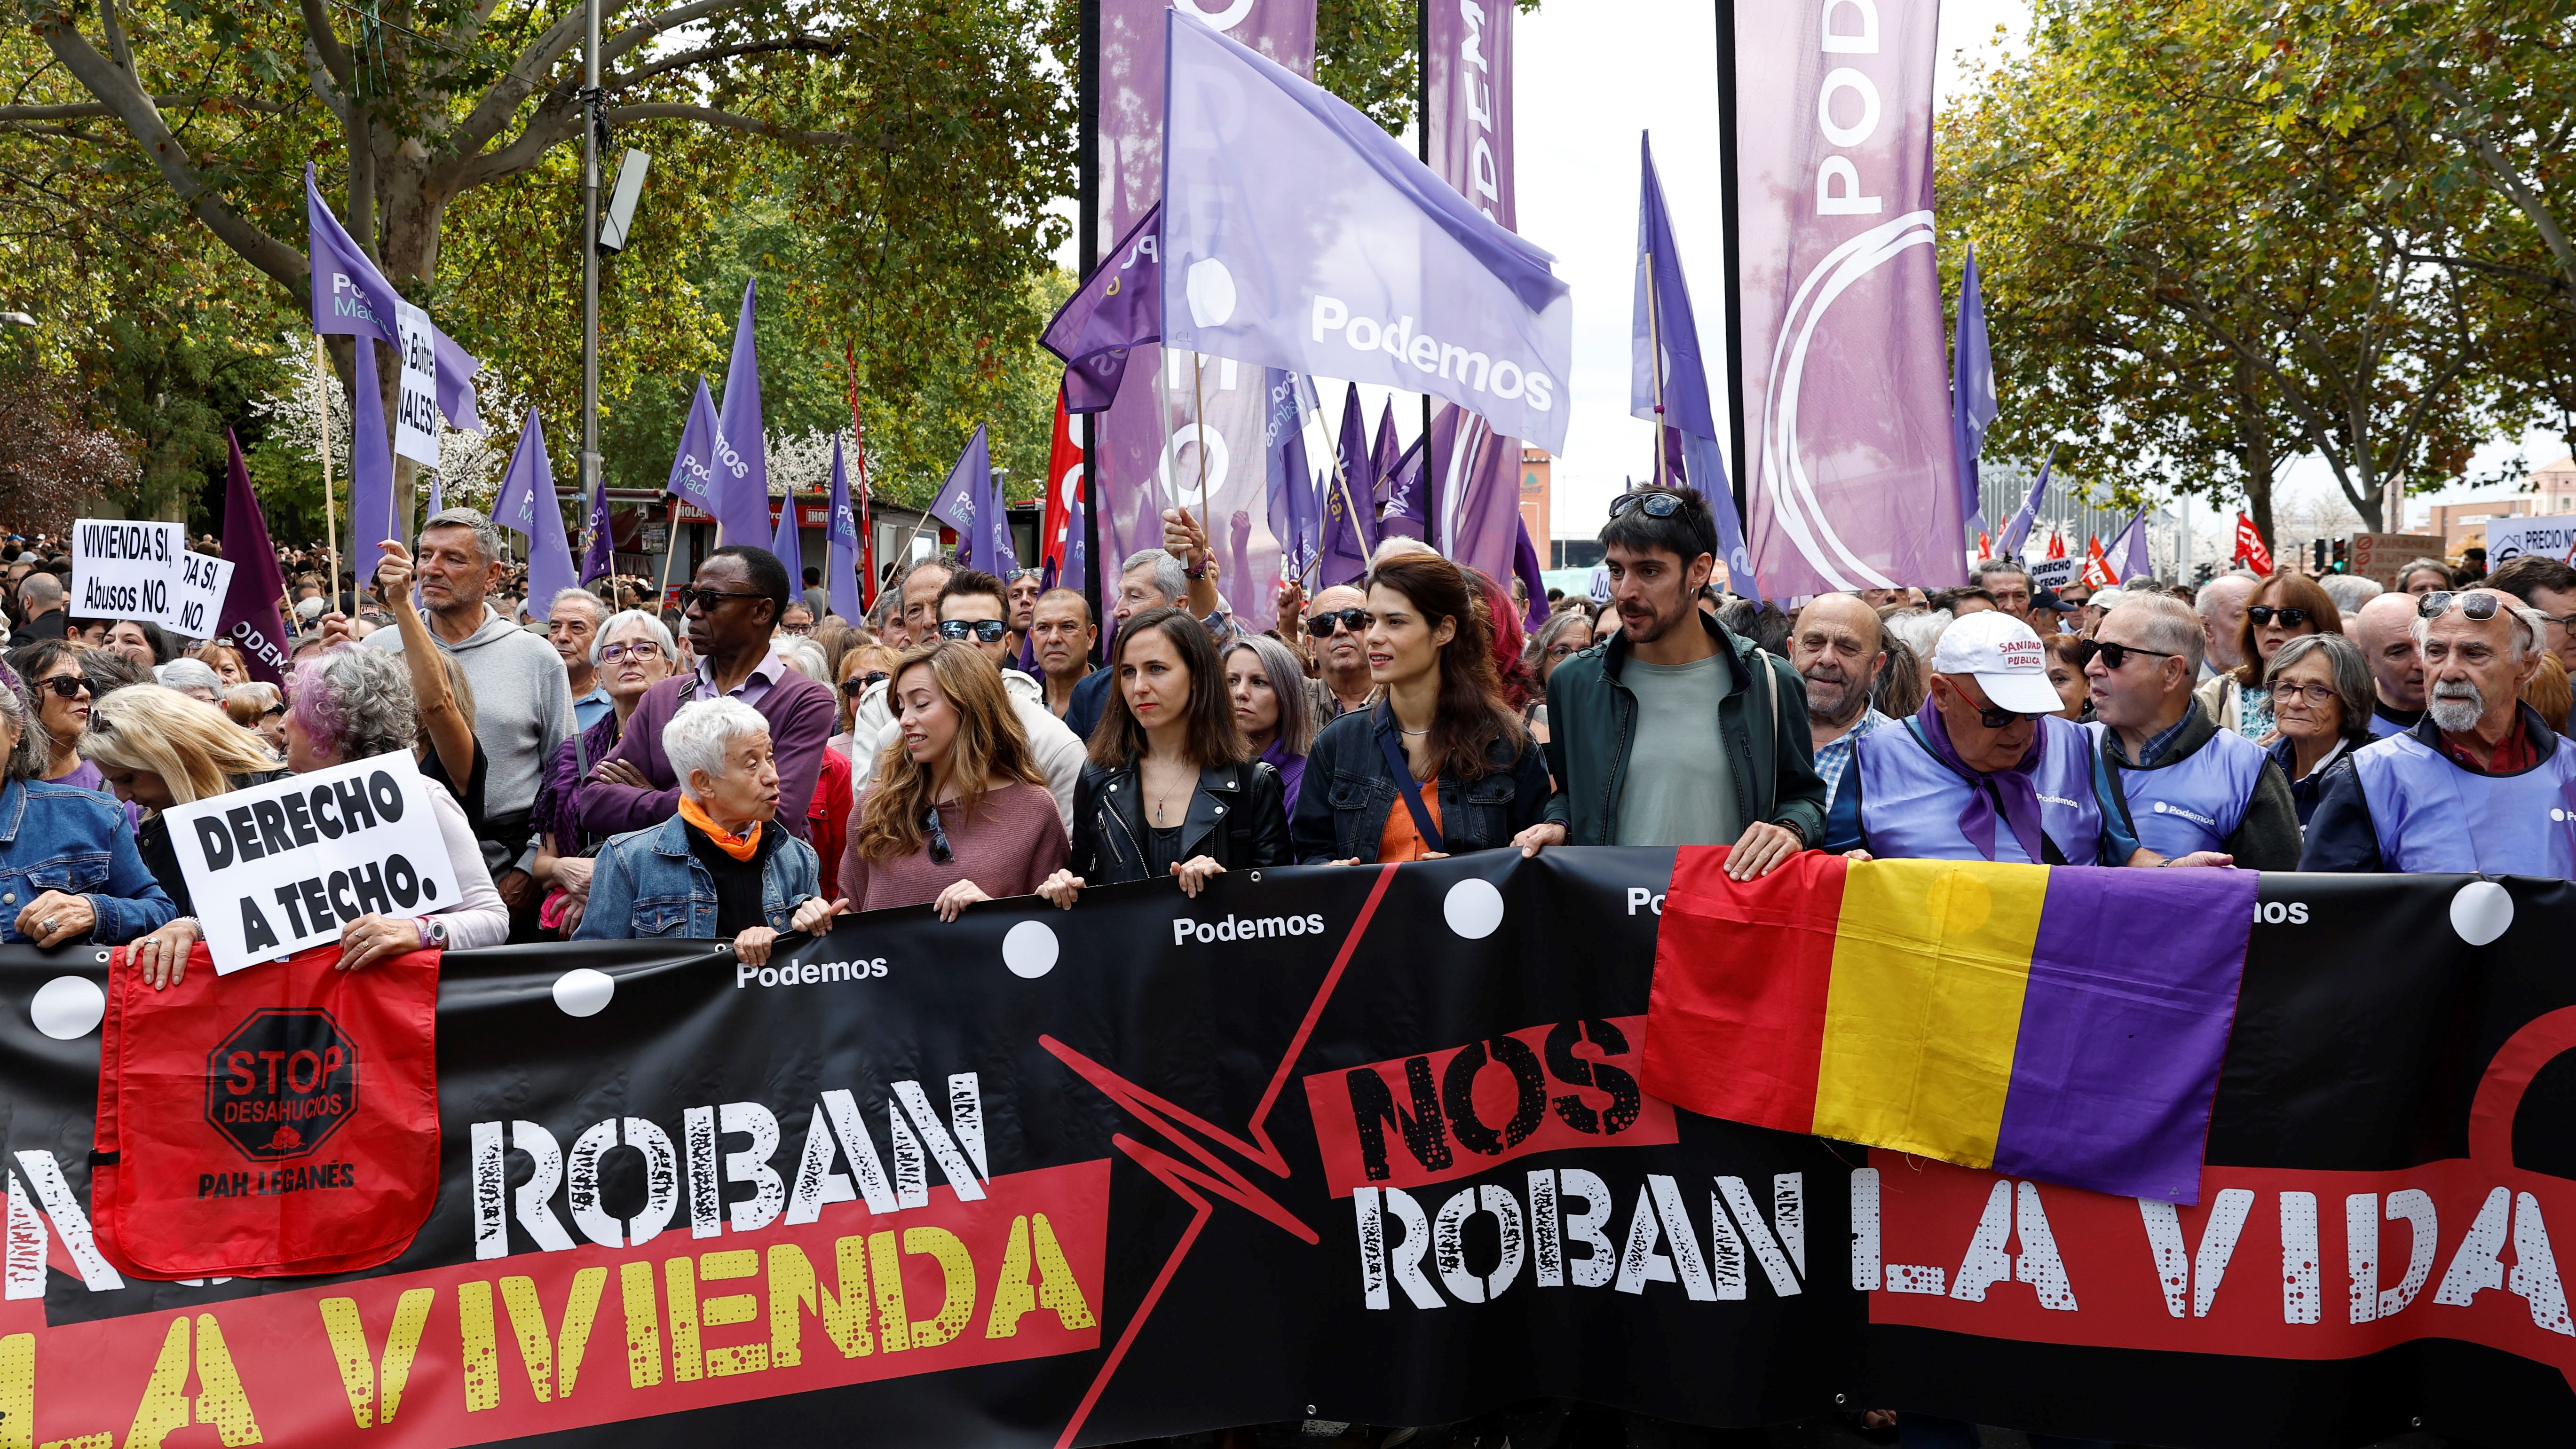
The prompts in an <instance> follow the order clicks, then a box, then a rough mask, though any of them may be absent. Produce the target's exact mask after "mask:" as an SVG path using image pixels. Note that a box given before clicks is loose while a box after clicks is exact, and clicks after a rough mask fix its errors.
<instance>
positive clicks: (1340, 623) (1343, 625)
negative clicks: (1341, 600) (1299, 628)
mask: <svg viewBox="0 0 2576 1449" xmlns="http://www.w3.org/2000/svg"><path fill="white" fill-rule="evenodd" d="M1368 622H1369V611H1368V610H1366V609H1327V610H1325V611H1324V612H1323V613H1320V614H1317V615H1315V616H1314V617H1313V618H1311V619H1308V620H1307V621H1306V632H1307V633H1309V634H1312V635H1314V636H1315V637H1316V638H1318V639H1330V638H1332V637H1333V636H1334V635H1335V634H1338V633H1340V632H1342V631H1343V630H1344V629H1348V630H1350V631H1351V632H1352V633H1354V634H1356V633H1358V632H1360V631H1361V630H1362V629H1365V628H1367V627H1368Z"/></svg>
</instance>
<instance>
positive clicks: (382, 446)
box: [349, 332, 401, 579]
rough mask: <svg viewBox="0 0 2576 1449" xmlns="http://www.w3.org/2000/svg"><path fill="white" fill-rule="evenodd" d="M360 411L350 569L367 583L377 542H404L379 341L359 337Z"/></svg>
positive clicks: (353, 462) (353, 440)
mask: <svg viewBox="0 0 2576 1449" xmlns="http://www.w3.org/2000/svg"><path fill="white" fill-rule="evenodd" d="M355 340H356V342H357V347H356V349H355V351H356V353H357V359H358V366H357V375H358V386H357V397H356V398H355V400H354V401H355V403H356V410H355V412H354V413H353V414H352V415H351V416H352V423H351V427H350V437H349V536H350V548H349V566H350V569H351V570H352V571H353V572H355V573H356V574H357V576H358V577H359V578H361V579H371V578H374V577H375V575H376V560H377V559H378V558H379V557H381V556H382V555H381V554H380V553H379V551H378V550H377V548H376V545H377V544H380V543H382V542H384V541H385V540H386V539H389V538H399V537H401V535H400V534H399V533H397V532H396V531H395V530H396V529H397V528H399V527H400V525H398V524H396V523H395V522H394V453H393V440H392V435H391V434H389V433H387V432H386V431H385V395H384V391H383V384H382V382H381V381H380V380H379V379H378V377H377V375H376V342H375V339H374V338H373V337H372V336H369V335H368V334H366V333H363V332H362V333H360V334H358V336H357V338H356V339H355Z"/></svg>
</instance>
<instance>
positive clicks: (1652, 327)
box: [1646, 250, 1667, 488]
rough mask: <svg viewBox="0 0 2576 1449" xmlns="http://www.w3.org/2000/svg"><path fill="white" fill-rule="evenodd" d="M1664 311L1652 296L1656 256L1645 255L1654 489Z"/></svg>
mask: <svg viewBox="0 0 2576 1449" xmlns="http://www.w3.org/2000/svg"><path fill="white" fill-rule="evenodd" d="M1663 320H1664V308H1663V303H1662V302H1661V301H1660V300H1658V299H1657V297H1656V296H1655V254H1654V253H1653V252H1652V251H1651V250H1650V251H1648V252H1647V253H1646V351H1647V354H1648V358H1647V360H1648V361H1649V362H1650V363H1651V364H1652V365H1653V367H1654V372H1655V486H1656V487H1658V488H1661V487H1664V486H1665V481H1664V470H1665V468H1666V466H1667V464H1666V463H1665V460H1664V337H1663Z"/></svg>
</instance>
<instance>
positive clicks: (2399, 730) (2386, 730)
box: [2370, 709, 2414, 740]
mask: <svg viewBox="0 0 2576 1449" xmlns="http://www.w3.org/2000/svg"><path fill="white" fill-rule="evenodd" d="M2413 728H2414V726H2413V725H2402V724H2399V723H2398V722H2397V721H2395V720H2393V719H2390V718H2389V717H2388V716H2386V715H2384V714H2381V713H2380V712H2379V711H2377V710H2375V709H2374V710H2372V711H2371V712H2370V737H2371V738H2372V739H2374V740H2384V739H2386V738H2388V737H2389V736H2390V735H2402V734H2404V733H2406V732H2407V731H2408V730H2411V729H2413Z"/></svg>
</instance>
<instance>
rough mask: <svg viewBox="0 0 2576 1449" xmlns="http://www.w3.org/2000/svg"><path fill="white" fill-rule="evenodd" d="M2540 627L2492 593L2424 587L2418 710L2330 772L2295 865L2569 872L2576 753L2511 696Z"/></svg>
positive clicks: (2513, 602) (2518, 696)
mask: <svg viewBox="0 0 2576 1449" xmlns="http://www.w3.org/2000/svg"><path fill="white" fill-rule="evenodd" d="M2548 626H2549V621H2548V619H2547V617H2546V616H2544V615H2543V614H2542V613H2541V612H2540V611H2539V610H2537V609H2534V608H2532V607H2531V606H2529V605H2527V604H2524V603H2522V602H2521V601H2520V600H2518V599H2515V598H2514V597H2512V596H2511V595H2509V594H2505V593H2500V592H2498V591H2497V590H2494V589H2469V590H2466V591H2464V592H2460V593H2452V592H2449V591H2436V592H2433V593H2429V594H2426V595H2424V596H2423V598H2422V599H2421V600H2419V601H2418V602H2417V604H2416V616H2415V642H2416V644H2417V646H2418V648H2419V649H2420V650H2421V652H2422V654H2423V659H2424V683H2425V694H2426V701H2425V702H2426V705H2427V708H2426V709H2425V711H2424V718H2423V720H2422V721H2421V722H2420V723H2418V724H2417V725H2416V726H2415V727H2414V728H2413V729H2411V730H2408V731H2406V732H2405V733H2403V734H2395V735H2390V736H2388V737H2387V738H2385V739H2382V740H2379V741H2377V742H2375V743H2373V744H2370V745H2368V746H2365V747H2364V748H2362V749H2360V750H2358V751H2356V752H2354V754H2353V755H2352V757H2351V759H2350V760H2349V761H2348V762H2347V763H2345V764H2341V765H2337V766H2335V767H2334V772H2333V773H2332V774H2331V775H2329V776H2328V777H2327V779H2326V784H2325V791H2324V794H2323V796H2322V797H2321V798H2320V799H2319V800H2318V802H2317V813H2316V814H2315V815H2314V816H2313V817H2311V818H2310V820H2309V821H2308V838H2307V850H2306V853H2305V854H2303V855H2302V856H2301V857H2300V859H2299V869H2301V870H2333V871H2429V872H2438V873H2444V874H2449V873H2462V874H2465V873H2470V872H2475V873H2477V874H2481V875H2537V876H2555V877H2557V878H2558V879H2560V880H2576V809H2570V808H2568V807H2569V806H2571V805H2576V751H2571V750H2569V748H2568V742H2567V741H2565V740H2563V739H2560V738H2559V737H2558V736H2557V735H2555V734H2553V733H2551V731H2550V729H2549V726H2548V725H2547V724H2546V723H2544V722H2543V721H2542V720H2541V718H2540V715H2539V714H2538V713H2537V712H2536V711H2534V710H2533V709H2532V708H2531V707H2530V706H2529V705H2526V704H2524V703H2523V702H2522V687H2523V686H2524V685H2526V684H2528V683H2530V682H2531V677H2532V675H2534V674H2536V673H2538V672H2539V669H2540V655H2541V651H2542V650H2543V649H2544V648H2546V647H2547V640H2548Z"/></svg>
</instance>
